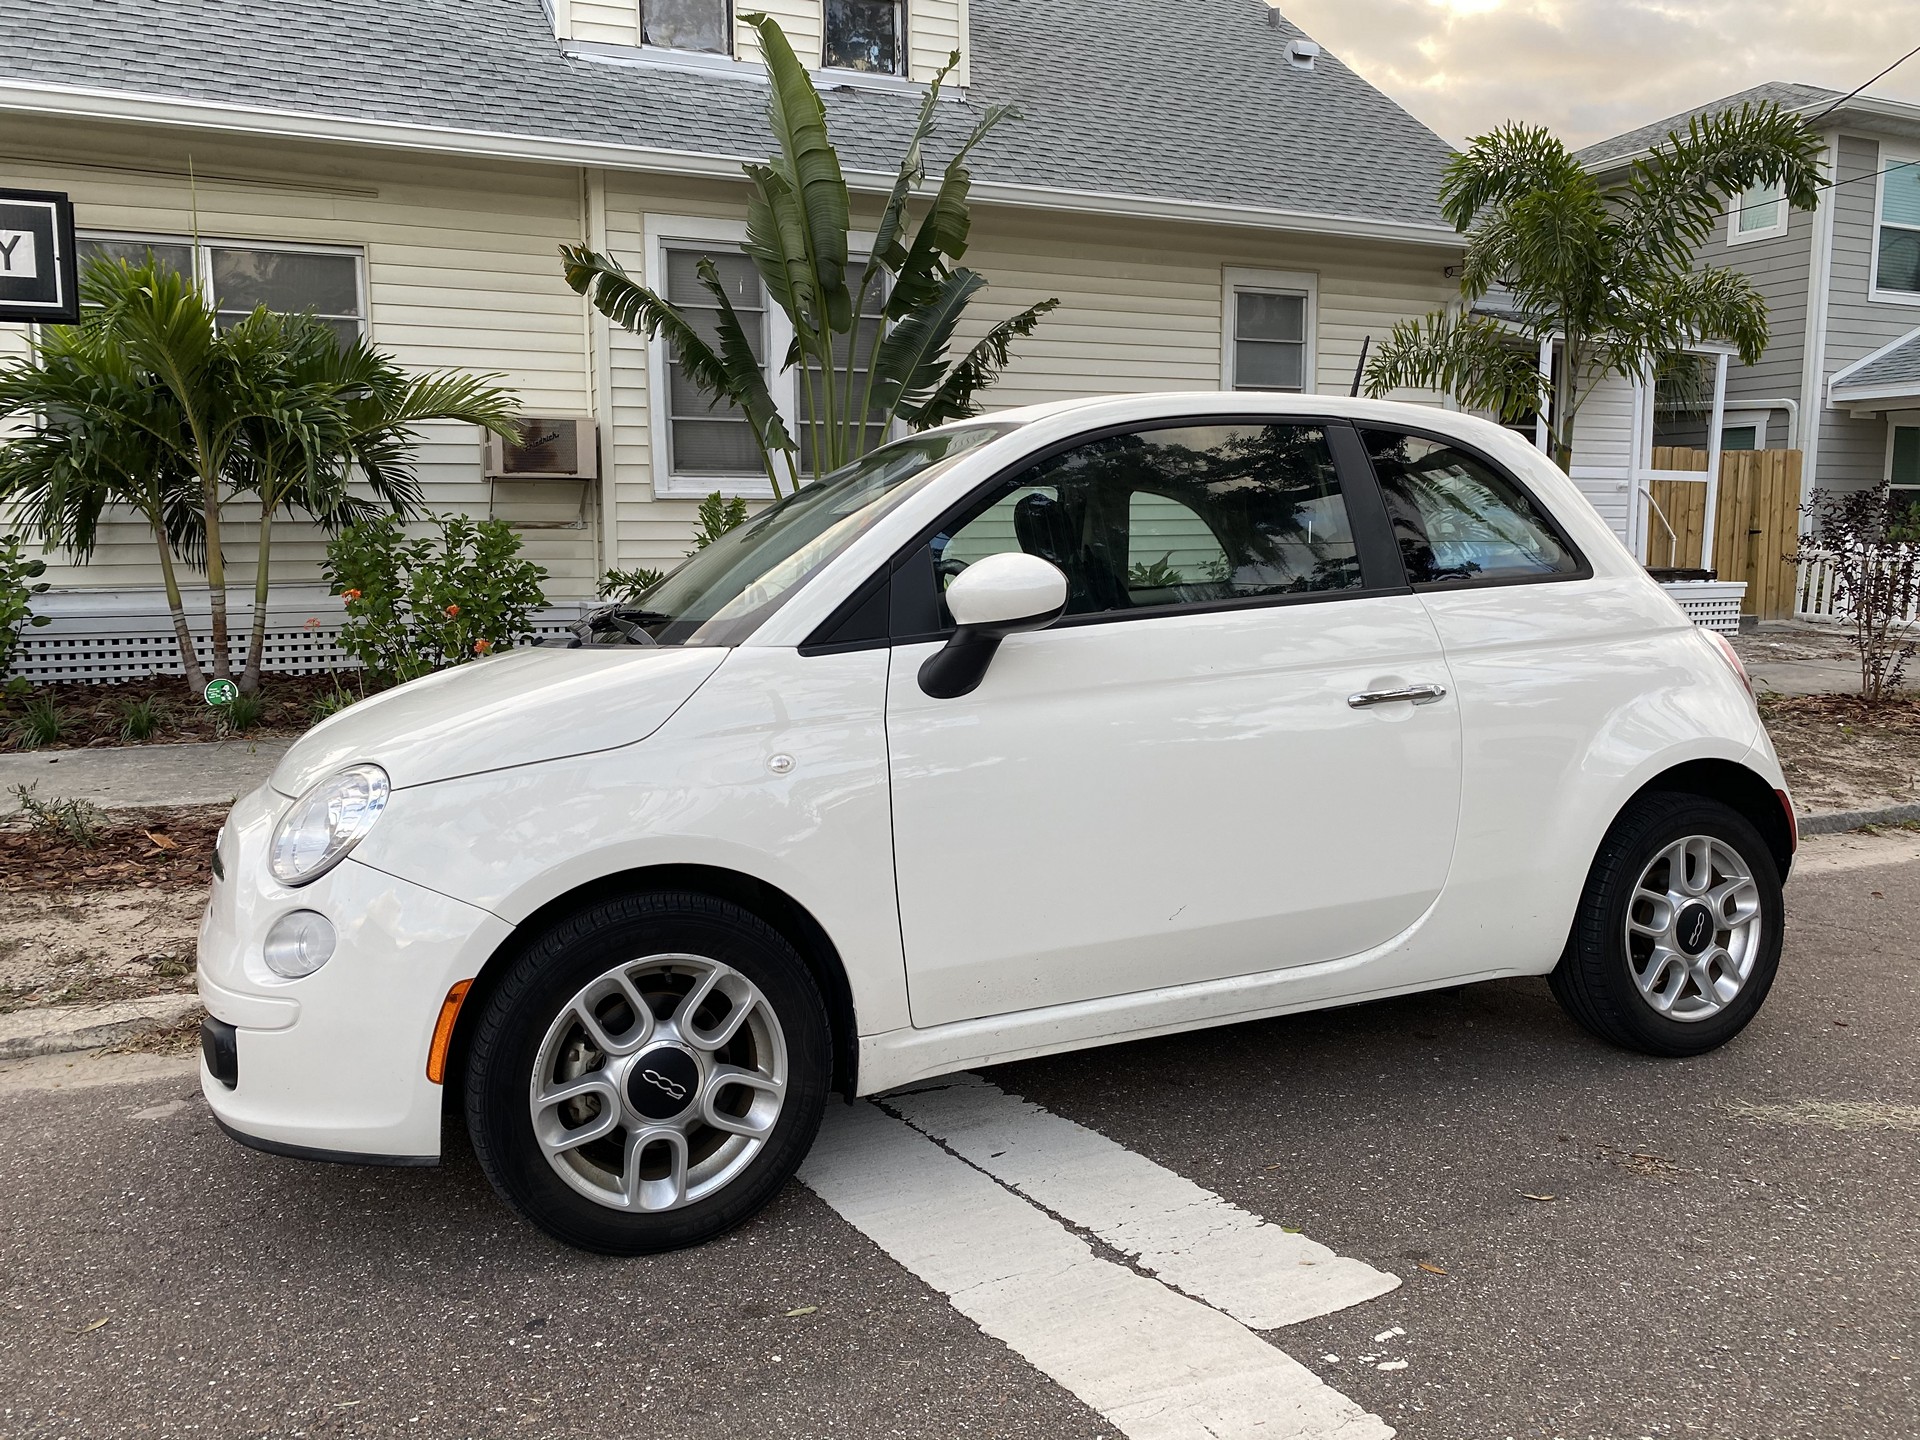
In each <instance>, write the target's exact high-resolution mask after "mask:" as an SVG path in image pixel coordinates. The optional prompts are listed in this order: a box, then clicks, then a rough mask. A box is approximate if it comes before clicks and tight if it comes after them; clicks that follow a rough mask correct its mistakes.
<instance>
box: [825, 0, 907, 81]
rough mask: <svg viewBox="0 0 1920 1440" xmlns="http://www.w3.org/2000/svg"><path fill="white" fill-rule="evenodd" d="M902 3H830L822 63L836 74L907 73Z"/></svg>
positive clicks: (892, 0)
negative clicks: (852, 72)
mask: <svg viewBox="0 0 1920 1440" xmlns="http://www.w3.org/2000/svg"><path fill="white" fill-rule="evenodd" d="M904 8H905V7H904V6H902V5H901V4H900V3H899V0H827V15H826V21H827V25H826V36H825V40H824V43H823V45H822V46H821V63H822V64H824V65H826V66H828V67H830V68H831V69H835V70H865V71H869V72H871V73H874V74H880V75H902V74H905V73H906V63H905V62H906V53H905V51H906V47H905V44H904V40H905V37H904V36H903V34H902V33H901V32H902V31H903V30H904V29H905V26H904V25H903V24H902V23H901V22H902V19H903V17H902V14H901V11H902V10H903V9H904Z"/></svg>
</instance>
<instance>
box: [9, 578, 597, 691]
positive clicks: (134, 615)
mask: <svg viewBox="0 0 1920 1440" xmlns="http://www.w3.org/2000/svg"><path fill="white" fill-rule="evenodd" d="M40 600H41V602H42V603H40V604H38V605H36V606H35V609H36V610H37V611H39V613H41V614H44V615H46V616H48V617H49V619H50V620H51V621H52V623H51V624H49V625H45V626H41V627H39V628H36V629H29V630H27V631H25V632H24V633H23V634H22V635H21V644H20V649H19V651H18V652H17V653H16V654H15V656H14V663H13V667H12V669H11V670H10V671H9V672H8V673H9V674H13V675H24V676H25V677H26V678H27V679H29V680H40V681H47V680H91V681H105V680H143V679H145V678H147V677H148V676H150V675H178V674H180V673H181V665H180V645H179V642H178V640H177V639H176V638H175V637H174V633H173V621H172V620H171V619H170V618H169V617H168V615H167V609H166V601H165V599H164V597H163V596H162V595H161V594H160V592H158V591H147V590H117V591H108V590H98V591H79V590H69V591H62V592H59V593H50V594H47V595H43V596H41V597H40ZM252 601H253V597H252V596H250V595H248V596H241V595H237V594H236V595H233V596H230V597H229V600H228V604H229V605H230V607H231V609H230V610H229V613H228V617H227V628H228V632H229V633H228V640H229V642H230V643H231V645H232V649H233V664H234V666H235V668H236V669H237V668H238V667H239V666H240V665H241V664H242V663H243V662H244V660H245V659H246V646H247V635H248V632H249V629H250V628H251V626H252V624H253V603H252ZM597 603H598V602H596V601H588V600H577V601H569V602H565V603H562V604H558V605H551V606H549V607H548V608H547V609H545V610H543V611H542V612H540V614H538V615H537V616H536V617H535V620H534V629H535V630H536V631H537V632H538V633H539V634H540V635H542V636H543V637H544V636H564V635H566V634H567V633H568V630H569V627H571V626H572V625H573V624H574V623H575V622H577V621H578V620H579V619H580V617H581V616H582V615H584V614H585V613H587V611H589V610H591V609H592V608H594V606H595V605H596V604H597ZM187 618H188V621H189V622H190V624H191V625H192V627H193V632H194V639H195V641H196V643H197V644H198V645H199V646H200V653H201V656H202V658H203V659H204V657H205V656H207V655H208V654H210V653H211V652H212V649H213V642H212V639H211V634H210V632H211V624H210V621H209V618H208V613H207V607H206V598H205V596H204V595H203V596H200V597H198V603H195V601H194V600H193V599H190V600H189V602H188V608H187ZM343 619H344V611H343V610H342V608H341V603H340V598H339V597H338V596H336V595H329V594H327V593H326V592H325V591H324V590H319V589H312V588H304V587H303V588H299V589H294V588H288V589H286V590H284V591H283V590H278V589H276V590H275V591H274V593H273V597H272V600H271V601H270V602H269V604H268V608H267V643H266V649H265V651H264V655H263V661H262V663H263V664H264V666H265V668H266V669H267V670H268V671H270V672H272V673H275V674H280V675H319V674H325V673H327V672H328V671H332V670H353V669H356V668H358V662H357V661H355V660H354V659H353V657H352V656H350V655H348V654H347V653H346V652H345V651H343V650H341V648H340V625H341V622H342V620H343Z"/></svg>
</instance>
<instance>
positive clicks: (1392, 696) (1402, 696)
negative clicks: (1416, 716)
mask: <svg viewBox="0 0 1920 1440" xmlns="http://www.w3.org/2000/svg"><path fill="white" fill-rule="evenodd" d="M1446 696H1447V687H1446V686H1444V685H1409V686H1407V688H1406V689H1404V690H1362V691H1361V692H1360V693H1359V694H1358V695H1349V696H1348V697H1347V704H1349V705H1351V706H1352V707H1353V708H1354V709H1356V710H1371V709H1372V708H1373V707H1374V706H1375V705H1402V704H1405V705H1431V704H1433V703H1434V702H1435V701H1436V700H1444V699H1446Z"/></svg>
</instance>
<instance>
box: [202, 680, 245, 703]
mask: <svg viewBox="0 0 1920 1440" xmlns="http://www.w3.org/2000/svg"><path fill="white" fill-rule="evenodd" d="M206 696H207V704H209V705H211V706H213V707H214V709H216V710H217V709H219V708H220V707H221V706H222V705H231V704H232V703H233V702H234V701H236V700H238V699H239V698H240V687H239V686H238V685H236V684H234V683H233V681H231V680H209V681H208V682H207V689H206Z"/></svg>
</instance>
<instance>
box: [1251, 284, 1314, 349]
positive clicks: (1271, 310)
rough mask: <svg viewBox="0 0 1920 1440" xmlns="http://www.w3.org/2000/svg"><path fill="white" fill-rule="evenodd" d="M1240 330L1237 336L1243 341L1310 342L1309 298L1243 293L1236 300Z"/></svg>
mask: <svg viewBox="0 0 1920 1440" xmlns="http://www.w3.org/2000/svg"><path fill="white" fill-rule="evenodd" d="M1234 304H1235V307H1236V310H1237V312H1238V321H1237V326H1238V328H1236V329H1235V331H1234V334H1235V335H1236V336H1238V337H1239V338H1240V339H1242V340H1292V341H1296V342H1299V341H1304V340H1305V339H1306V338H1307V297H1306V296H1304V295H1267V294H1263V293H1261V292H1260V291H1257V290H1242V291H1240V292H1239V294H1238V295H1236V296H1235V297H1234Z"/></svg>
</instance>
